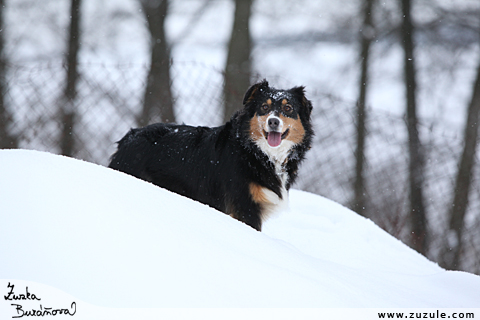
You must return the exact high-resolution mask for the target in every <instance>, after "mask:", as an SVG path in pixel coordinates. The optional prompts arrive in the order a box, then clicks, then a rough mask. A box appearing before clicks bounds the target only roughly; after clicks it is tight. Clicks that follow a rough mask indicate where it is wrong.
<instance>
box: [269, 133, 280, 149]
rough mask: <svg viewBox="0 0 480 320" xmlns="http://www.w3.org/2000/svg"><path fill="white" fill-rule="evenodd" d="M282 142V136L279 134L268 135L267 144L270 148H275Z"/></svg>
mask: <svg viewBox="0 0 480 320" xmlns="http://www.w3.org/2000/svg"><path fill="white" fill-rule="evenodd" d="M281 142H282V134H281V133H280V132H269V133H268V144H269V145H270V147H277V146H279V145H280V143H281Z"/></svg>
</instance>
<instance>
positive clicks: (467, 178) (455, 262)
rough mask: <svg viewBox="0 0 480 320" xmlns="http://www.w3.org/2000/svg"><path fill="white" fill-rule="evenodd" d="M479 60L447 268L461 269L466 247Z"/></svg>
mask: <svg viewBox="0 0 480 320" xmlns="http://www.w3.org/2000/svg"><path fill="white" fill-rule="evenodd" d="M479 115H480V63H479V65H478V69H477V78H476V80H475V83H474V86H473V90H472V98H471V101H470V104H469V106H468V112H467V121H466V122H465V132H464V147H463V152H462V156H461V158H460V161H459V165H458V172H457V178H456V181H455V189H454V196H453V203H452V208H451V211H450V224H449V231H448V234H447V237H446V245H445V248H444V251H443V254H442V257H441V259H442V260H441V264H442V265H443V266H444V267H445V268H447V269H458V268H459V264H460V258H461V252H462V247H463V242H464V241H463V238H462V235H463V230H464V225H465V213H466V211H467V207H468V203H469V201H468V199H469V197H468V196H469V193H470V184H471V181H472V175H473V168H474V165H475V154H476V150H477V149H476V148H477V143H478V128H479V125H480V123H479V121H480V116H479Z"/></svg>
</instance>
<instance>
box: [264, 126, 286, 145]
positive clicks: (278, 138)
mask: <svg viewBox="0 0 480 320" xmlns="http://www.w3.org/2000/svg"><path fill="white" fill-rule="evenodd" d="M289 130H290V129H287V130H285V132H284V133H281V132H276V131H270V132H266V131H263V133H264V134H265V138H266V139H267V142H268V145H269V146H270V147H278V146H279V145H280V143H282V140H283V139H285V138H286V137H287V135H288V132H289Z"/></svg>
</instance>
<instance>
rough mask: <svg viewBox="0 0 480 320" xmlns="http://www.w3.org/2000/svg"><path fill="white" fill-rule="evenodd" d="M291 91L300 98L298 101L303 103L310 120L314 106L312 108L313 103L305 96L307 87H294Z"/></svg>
mask: <svg viewBox="0 0 480 320" xmlns="http://www.w3.org/2000/svg"><path fill="white" fill-rule="evenodd" d="M289 91H290V92H291V93H293V94H294V95H295V96H296V97H297V98H298V100H300V101H301V102H302V105H303V107H304V108H305V110H306V111H307V116H308V118H310V114H311V113H312V109H313V106H312V102H311V101H310V100H308V99H307V97H306V96H305V87H304V86H300V87H294V88H292V89H290V90H289Z"/></svg>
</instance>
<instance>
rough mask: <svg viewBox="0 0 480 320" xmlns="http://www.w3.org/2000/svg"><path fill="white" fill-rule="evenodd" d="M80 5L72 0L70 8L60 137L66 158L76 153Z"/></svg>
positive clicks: (78, 0) (79, 2) (78, 1)
mask: <svg viewBox="0 0 480 320" xmlns="http://www.w3.org/2000/svg"><path fill="white" fill-rule="evenodd" d="M80 5H81V0H72V1H71V7H70V30H69V36H68V51H67V55H66V68H67V83H66V87H65V93H64V101H63V103H62V107H61V110H60V112H61V118H60V121H61V124H62V132H61V136H60V152H61V153H62V154H63V155H65V156H70V157H71V156H73V154H74V152H75V137H74V129H75V120H76V110H75V99H76V97H77V82H78V52H79V50H80Z"/></svg>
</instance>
